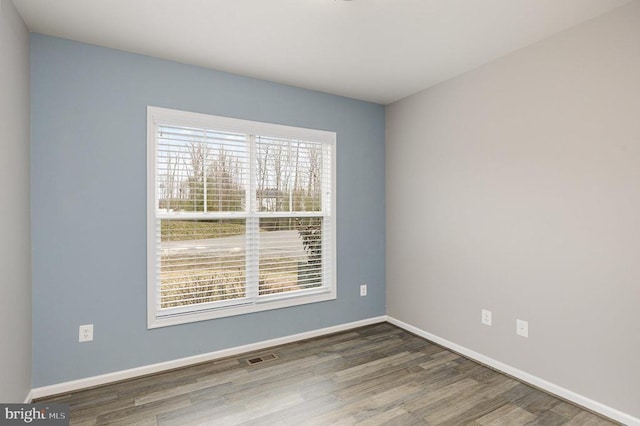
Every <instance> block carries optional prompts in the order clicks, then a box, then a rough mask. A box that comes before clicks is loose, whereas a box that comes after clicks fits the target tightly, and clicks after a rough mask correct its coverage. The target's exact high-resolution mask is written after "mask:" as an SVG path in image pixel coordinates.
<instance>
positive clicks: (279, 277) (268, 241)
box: [258, 217, 322, 296]
mask: <svg viewBox="0 0 640 426" xmlns="http://www.w3.org/2000/svg"><path fill="white" fill-rule="evenodd" d="M320 286H322V218H321V217H312V218H308V217H306V218H295V217H290V218H261V219H260V266H259V289H258V292H259V295H261V296H262V295H267V294H272V293H282V292H288V291H295V290H304V289H308V288H314V287H320Z"/></svg>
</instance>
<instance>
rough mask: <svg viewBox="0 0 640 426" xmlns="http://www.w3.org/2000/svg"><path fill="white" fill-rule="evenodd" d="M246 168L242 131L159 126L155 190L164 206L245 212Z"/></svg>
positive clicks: (161, 204) (246, 156)
mask: <svg viewBox="0 0 640 426" xmlns="http://www.w3.org/2000/svg"><path fill="white" fill-rule="evenodd" d="M248 167H249V162H248V147H247V142H246V136H245V135H243V134H236V133H229V132H221V131H211V130H207V129H193V128H189V127H176V126H159V128H158V151H157V175H158V176H157V179H156V181H157V185H158V188H157V190H156V191H157V194H158V199H159V207H160V209H162V210H165V211H186V212H205V211H217V212H220V211H244V210H245V207H246V201H245V200H246V188H247V183H248V176H249V173H248ZM205 182H206V187H205Z"/></svg>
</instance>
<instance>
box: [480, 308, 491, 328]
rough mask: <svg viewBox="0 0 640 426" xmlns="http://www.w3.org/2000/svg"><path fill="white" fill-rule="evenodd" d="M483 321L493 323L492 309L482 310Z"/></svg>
mask: <svg viewBox="0 0 640 426" xmlns="http://www.w3.org/2000/svg"><path fill="white" fill-rule="evenodd" d="M482 323H483V324H484V325H489V326H490V325H491V311H487V310H486V309H483V310H482Z"/></svg>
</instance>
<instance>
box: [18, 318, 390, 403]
mask: <svg viewBox="0 0 640 426" xmlns="http://www.w3.org/2000/svg"><path fill="white" fill-rule="evenodd" d="M386 320H387V317H386V316H385V315H383V316H380V317H374V318H368V319H364V320H360V321H355V322H350V323H347V324H340V325H335V326H333V327H326V328H321V329H318V330H312V331H307V332H304V333H298V334H292V335H289V336H284V337H279V338H276V339H270V340H264V341H262V342H256V343H251V344H248V345H243V346H236V347H234V348H228V349H222V350H219V351H215V352H209V353H206V354H201V355H195V356H190V357H186V358H180V359H176V360H173V361H166V362H160V363H157V364H151V365H145V366H142V367H136V368H130V369H128V370H122V371H116V372H113V373H107V374H101V375H99V376H93V377H87V378H84V379H78V380H72V381H69V382H63V383H57V384H55V385H49V386H42V387H39V388H34V389H32V390H31V392H29V395H28V398H30V399H37V398H43V397H46V396H51V395H57V394H62V393H68V392H73V391H77V390H80V389H85V388H91V387H94V386H99V385H104V384H108V383H113V382H118V381H121V380H126V379H131V378H134V377H139V376H146V375H148V374H153V373H159V372H162V371H167V370H172V369H175V368H180V367H187V366H189V365H193V364H198V363H201V362H207V361H213V360H216V359H220V358H226V357H229V356H235V355H239V354H243V353H246V352H253V351H257V350H261V349H265V348H269V347H272V346H278V345H283V344H285V343H292V342H297V341H300V340H305V339H310V338H313V337H318V336H323V335H326V334H331V333H337V332H340V331H345V330H350V329H352V328H357V327H362V326H365V325H370V324H376V323H380V322H385V321H386Z"/></svg>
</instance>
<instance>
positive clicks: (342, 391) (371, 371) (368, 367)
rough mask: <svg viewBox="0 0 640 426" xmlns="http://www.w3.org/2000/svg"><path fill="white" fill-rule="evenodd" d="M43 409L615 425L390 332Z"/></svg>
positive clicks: (129, 415) (89, 420)
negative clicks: (61, 407)
mask: <svg viewBox="0 0 640 426" xmlns="http://www.w3.org/2000/svg"><path fill="white" fill-rule="evenodd" d="M270 353H274V354H276V355H277V357H278V358H277V359H275V360H271V361H265V362H262V363H258V364H255V365H251V366H250V365H248V363H247V362H246V361H247V360H248V359H250V358H255V357H257V356H260V355H266V354H270ZM46 401H48V402H61V403H67V404H70V417H71V424H72V425H105V424H117V425H179V426H185V425H199V424H207V425H236V424H243V425H337V424H340V425H351V424H357V425H382V424H389V425H484V426H486V425H508V426H515V425H567V426H571V425H581V426H582V425H612V424H615V423H611V422H610V421H607V420H605V419H603V418H601V417H598V416H596V415H594V414H591V413H589V412H587V411H584V410H583V409H581V408H579V407H577V406H575V405H572V404H569V403H567V402H564V401H561V400H559V399H557V398H555V397H553V396H551V395H549V394H546V393H544V392H541V391H539V390H536V389H534V388H532V387H530V386H527V385H525V384H523V383H521V382H518V381H517V380H514V379H512V378H509V377H507V376H504V375H502V374H499V373H497V372H495V371H493V370H491V369H488V368H486V367H483V366H481V365H479V364H477V363H475V362H473V361H470V360H468V359H466V358H463V357H461V356H459V355H457V354H455V353H452V352H450V351H448V350H446V349H443V348H442V347H440V346H437V345H435V344H433V343H431V342H429V341H427V340H424V339H422V338H420V337H417V336H414V335H412V334H410V333H407V332H406V331H404V330H401V329H399V328H397V327H395V326H393V325H390V324H387V323H382V324H376V325H372V326H367V327H362V328H358V329H355V330H350V331H346V332H342V333H338V334H333V335H330V336H324V337H319V338H315V339H311V340H306V341H303V342H297V343H291V344H287V345H282V346H278V347H274V348H271V349H270V350H264V351H259V352H254V353H250V354H245V355H243V356H239V357H234V358H226V359H222V360H218V361H213V362H209V363H205V364H199V365H196V366H192V367H188V368H183V369H180V370H174V371H170V372H166V373H161V374H156V375H153V376H147V377H142V378H138V379H133V380H128V381H126V382H121V383H116V384H112V385H107V386H102V387H98V388H94V389H89V390H84V391H79V392H74V393H70V394H65V395H59V396H56V397H53V398H48V399H46ZM39 402H40V401H39Z"/></svg>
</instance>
